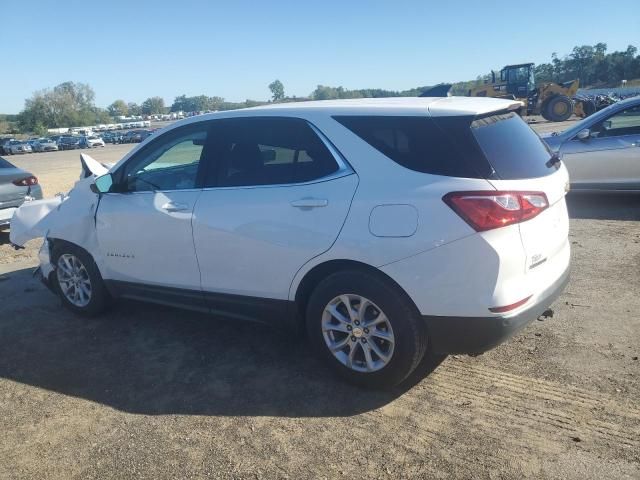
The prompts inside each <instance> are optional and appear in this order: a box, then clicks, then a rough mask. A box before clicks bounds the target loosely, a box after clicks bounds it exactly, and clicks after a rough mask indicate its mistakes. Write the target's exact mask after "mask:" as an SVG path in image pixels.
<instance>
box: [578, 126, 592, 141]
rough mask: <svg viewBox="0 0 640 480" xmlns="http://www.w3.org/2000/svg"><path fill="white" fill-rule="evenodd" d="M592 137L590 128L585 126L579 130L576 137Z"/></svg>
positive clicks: (582, 138) (584, 138)
mask: <svg viewBox="0 0 640 480" xmlns="http://www.w3.org/2000/svg"><path fill="white" fill-rule="evenodd" d="M590 137H591V130H589V129H588V128H585V129H583V130H580V131H579V132H578V134H577V135H576V138H577V139H578V140H587V139H589V138H590Z"/></svg>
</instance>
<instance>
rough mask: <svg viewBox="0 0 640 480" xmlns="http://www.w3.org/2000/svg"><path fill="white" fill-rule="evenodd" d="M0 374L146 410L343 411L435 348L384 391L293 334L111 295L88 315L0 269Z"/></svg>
mask: <svg viewBox="0 0 640 480" xmlns="http://www.w3.org/2000/svg"><path fill="white" fill-rule="evenodd" d="M0 303H1V304H2V305H3V315H1V316H0V377H4V378H6V379H11V380H13V381H15V382H21V383H24V384H28V385H33V386H37V387H39V388H44V389H48V390H51V391H55V392H59V393H62V394H65V395H72V396H75V397H79V398H84V399H87V400H91V401H94V402H99V403H101V404H105V405H108V406H111V407H113V408H116V409H119V410H122V411H126V412H132V413H141V414H149V415H162V414H194V415H241V416H243V415H251V416H255V415H277V416H287V417H324V416H349V415H355V414H358V413H362V412H365V411H369V410H372V409H375V408H378V407H380V406H383V405H385V404H387V403H389V402H391V401H392V400H394V399H395V398H397V397H399V396H400V395H402V394H404V393H405V392H406V391H407V390H408V389H409V388H411V387H412V386H413V385H415V384H416V383H418V382H419V381H421V380H422V379H423V378H424V377H425V376H426V375H428V374H429V373H430V372H432V371H433V370H434V369H435V368H436V367H437V366H438V365H439V364H440V363H441V362H442V361H443V360H444V358H445V357H438V358H433V357H425V360H424V361H423V362H422V364H421V365H420V366H419V367H418V369H417V370H416V372H415V373H414V374H413V375H412V376H411V377H410V378H409V379H408V380H407V381H405V382H404V383H403V385H401V386H400V387H398V388H395V389H393V390H391V391H368V390H363V389H359V388H356V387H353V386H351V385H349V384H346V383H344V382H342V381H341V380H338V379H337V378H336V377H335V376H334V375H333V374H332V373H331V372H330V371H329V370H328V369H326V368H325V367H324V365H323V364H322V363H321V362H319V361H318V360H316V358H315V357H314V356H313V355H312V354H311V353H310V352H309V345H308V344H307V342H306V341H305V340H304V337H302V336H294V335H291V334H287V333H285V332H282V331H279V330H275V329H272V328H269V327H268V326H264V325H260V324H250V323H235V322H234V321H231V320H221V319H218V318H214V317H211V316H207V315H201V314H197V313H191V312H184V311H181V310H174V309H169V308H166V307H157V306H152V305H146V304H142V303H135V302H121V303H119V304H118V305H117V306H116V307H115V308H114V309H113V310H112V311H110V312H109V313H107V314H105V315H103V316H101V317H99V318H94V319H85V318H80V317H77V316H75V315H73V314H71V313H69V312H67V311H66V310H65V309H64V308H63V307H62V306H61V304H60V301H59V299H57V298H56V297H55V296H53V295H52V294H51V293H49V292H48V291H47V290H46V289H45V288H44V287H43V286H42V285H41V284H40V283H39V282H38V281H37V280H36V279H33V278H32V276H31V270H30V269H25V270H19V271H16V272H12V273H10V274H8V275H5V276H4V277H3V278H0Z"/></svg>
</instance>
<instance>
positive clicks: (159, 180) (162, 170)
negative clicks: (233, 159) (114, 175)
mask: <svg viewBox="0 0 640 480" xmlns="http://www.w3.org/2000/svg"><path fill="white" fill-rule="evenodd" d="M207 128H208V126H207V125H206V124H198V125H195V126H187V127H183V128H180V129H177V130H176V131H170V132H167V133H165V134H163V135H161V136H160V137H158V138H157V139H155V140H154V141H153V142H151V143H150V144H149V145H147V146H146V147H144V148H143V149H142V150H140V151H139V152H138V153H137V154H136V155H134V156H133V157H132V158H131V159H129V161H128V162H127V163H126V164H125V165H124V167H123V169H124V171H123V173H122V177H121V179H122V182H123V184H124V190H126V191H128V192H146V191H154V190H186V189H190V188H195V187H196V178H197V174H198V167H199V164H200V161H201V160H202V158H203V151H204V146H205V143H206V140H207Z"/></svg>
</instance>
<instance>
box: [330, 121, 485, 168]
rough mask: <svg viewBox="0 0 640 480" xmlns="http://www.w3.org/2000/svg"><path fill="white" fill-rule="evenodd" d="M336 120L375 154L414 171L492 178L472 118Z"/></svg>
mask: <svg viewBox="0 0 640 480" xmlns="http://www.w3.org/2000/svg"><path fill="white" fill-rule="evenodd" d="M334 118H335V119H336V120H337V121H338V122H340V123H341V124H342V125H344V126H345V127H347V128H348V129H349V130H351V131H352V132H353V133H355V134H356V135H358V136H359V137H360V138H362V139H363V140H364V141H365V142H367V143H368V144H369V145H371V146H372V147H374V148H375V149H376V150H378V151H380V152H381V153H383V154H384V155H386V156H387V157H389V158H390V159H391V160H393V161H394V162H396V163H398V164H400V165H402V166H403V167H406V168H409V169H411V170H415V171H418V172H423V173H430V174H433V175H447V176H451V177H467V178H482V177H484V176H487V175H490V174H491V168H490V167H489V166H488V165H487V163H486V161H485V160H484V158H483V157H482V155H481V153H480V152H478V148H477V145H476V144H475V141H474V139H473V137H472V136H471V134H470V131H469V124H470V123H471V119H470V118H469V117H440V118H437V119H432V118H430V117H391V116H336V117H334Z"/></svg>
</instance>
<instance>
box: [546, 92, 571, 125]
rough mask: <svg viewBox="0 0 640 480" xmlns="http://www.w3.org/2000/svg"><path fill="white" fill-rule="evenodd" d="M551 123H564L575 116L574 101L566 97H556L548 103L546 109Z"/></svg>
mask: <svg viewBox="0 0 640 480" xmlns="http://www.w3.org/2000/svg"><path fill="white" fill-rule="evenodd" d="M545 110H546V113H547V117H548V119H549V121H551V122H564V121H565V120H567V119H568V118H569V117H570V116H571V115H573V100H571V99H570V98H569V97H567V96H566V95H556V96H555V97H553V98H552V99H551V100H549V102H548V103H547V107H546V108H545Z"/></svg>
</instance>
